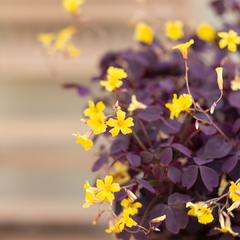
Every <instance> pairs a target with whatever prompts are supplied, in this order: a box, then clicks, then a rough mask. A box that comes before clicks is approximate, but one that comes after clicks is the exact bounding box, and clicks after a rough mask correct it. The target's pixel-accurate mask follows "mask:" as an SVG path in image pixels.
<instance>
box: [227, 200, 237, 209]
mask: <svg viewBox="0 0 240 240" xmlns="http://www.w3.org/2000/svg"><path fill="white" fill-rule="evenodd" d="M239 206H240V200H238V201H236V202H234V203H233V204H232V205H231V206H230V207H229V208H228V209H227V211H228V212H231V211H232V210H234V209H236V208H238V207H239Z"/></svg>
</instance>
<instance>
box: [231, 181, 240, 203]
mask: <svg viewBox="0 0 240 240" xmlns="http://www.w3.org/2000/svg"><path fill="white" fill-rule="evenodd" d="M230 183H231V186H230V187H229V193H230V194H229V197H230V198H231V199H232V201H233V202H236V201H238V200H240V182H239V183H238V184H237V185H236V184H235V183H234V182H233V181H231V182H230Z"/></svg>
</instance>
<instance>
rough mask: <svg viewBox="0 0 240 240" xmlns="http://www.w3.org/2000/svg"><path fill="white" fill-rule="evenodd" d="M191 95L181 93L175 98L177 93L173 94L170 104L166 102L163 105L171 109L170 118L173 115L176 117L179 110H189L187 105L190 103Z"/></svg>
mask: <svg viewBox="0 0 240 240" xmlns="http://www.w3.org/2000/svg"><path fill="white" fill-rule="evenodd" d="M191 99H192V97H191V95H190V94H186V95H184V96H183V95H181V96H180V97H179V99H177V94H173V100H172V104H170V103H167V104H165V106H166V107H167V108H169V110H170V111H171V113H170V118H171V119H173V118H174V116H175V117H178V115H179V113H180V112H181V111H187V112H188V111H189V107H190V106H191V105H192V101H191Z"/></svg>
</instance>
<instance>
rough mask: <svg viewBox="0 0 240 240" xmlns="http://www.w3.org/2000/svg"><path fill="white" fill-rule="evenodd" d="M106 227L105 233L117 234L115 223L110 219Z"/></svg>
mask: <svg viewBox="0 0 240 240" xmlns="http://www.w3.org/2000/svg"><path fill="white" fill-rule="evenodd" d="M108 226H109V228H108V229H106V230H105V232H106V233H111V232H116V233H119V232H120V231H119V229H118V227H117V226H116V223H114V222H113V220H112V219H111V218H110V219H108Z"/></svg>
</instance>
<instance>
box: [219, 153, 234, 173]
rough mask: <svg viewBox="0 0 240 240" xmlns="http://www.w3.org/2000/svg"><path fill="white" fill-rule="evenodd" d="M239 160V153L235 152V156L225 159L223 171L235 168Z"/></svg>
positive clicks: (228, 171)
mask: <svg viewBox="0 0 240 240" xmlns="http://www.w3.org/2000/svg"><path fill="white" fill-rule="evenodd" d="M237 161H238V155H237V154H234V155H233V156H231V157H229V158H227V159H226V160H224V162H223V165H222V172H226V173H230V172H231V171H232V170H233V168H234V167H235V166H236V164H237Z"/></svg>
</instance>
